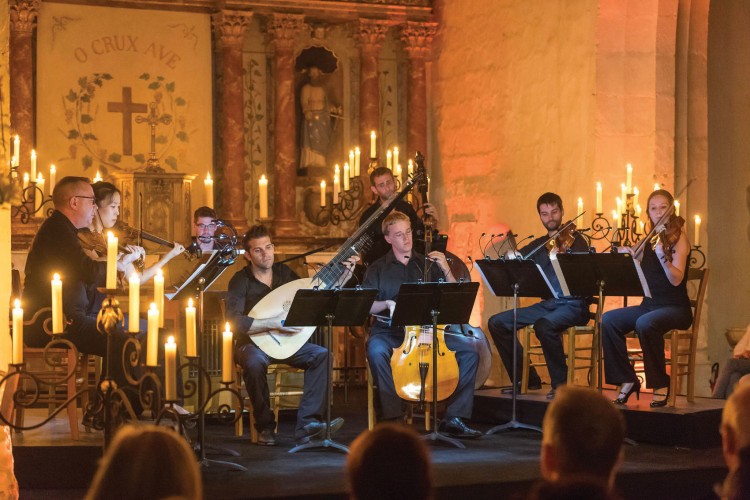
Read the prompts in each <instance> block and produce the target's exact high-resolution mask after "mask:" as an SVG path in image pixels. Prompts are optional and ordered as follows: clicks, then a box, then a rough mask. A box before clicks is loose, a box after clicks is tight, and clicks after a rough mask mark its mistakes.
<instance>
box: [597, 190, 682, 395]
mask: <svg viewBox="0 0 750 500" xmlns="http://www.w3.org/2000/svg"><path fill="white" fill-rule="evenodd" d="M648 217H649V220H648V223H649V225H650V226H651V228H653V230H654V233H655V234H657V235H658V237H656V238H655V239H651V238H647V239H646V240H645V245H642V246H641V248H643V253H642V257H641V268H642V269H643V274H644V276H645V278H646V282H647V283H648V287H649V289H650V290H651V297H650V298H649V297H644V298H643V301H642V302H641V304H640V305H637V306H630V307H623V308H621V309H615V310H613V311H608V312H606V313H604V315H603V316H602V333H603V335H602V342H603V347H604V374H605V378H606V382H607V383H608V384H615V385H619V386H620V391H619V394H618V397H617V399H615V401H614V402H615V403H616V404H621V405H624V404H625V403H627V401H628V398H630V395H631V394H632V393H634V392H635V393H636V397H639V396H640V390H641V385H640V382H639V381H638V378H637V377H636V374H635V370H634V369H633V366H632V365H631V364H630V362H629V361H628V352H627V346H626V343H625V335H626V334H628V333H629V332H632V331H635V333H636V334H637V335H638V339H639V340H640V342H641V348H642V349H643V366H644V370H645V374H646V384H647V385H648V387H650V388H652V389H653V390H654V397H653V399H652V401H651V406H652V407H660V406H665V405H666V404H667V398H668V397H669V375H667V370H666V363H665V359H664V334H665V333H666V332H668V331H669V330H672V329H675V328H677V329H686V328H689V327H690V324H691V323H692V321H693V314H692V310H691V308H690V298H689V297H688V294H687V286H686V285H687V267H688V263H687V262H688V255H689V254H690V242H689V241H688V238H687V234H685V230H684V223H685V221H684V219H682V218H681V217H678V216H675V215H674V198H673V197H672V195H671V194H670V193H669V192H668V191H665V190H663V189H660V190H658V191H654V192H653V193H651V195H650V196H649V197H648ZM659 222H662V223H661V224H658V223H659ZM647 227H648V226H647ZM619 251H621V252H629V253H634V251H633V249H631V248H628V247H623V248H621V249H619ZM635 257H636V258H638V257H640V255H639V252H637V251H636V253H635Z"/></svg>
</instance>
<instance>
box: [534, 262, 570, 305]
mask: <svg viewBox="0 0 750 500" xmlns="http://www.w3.org/2000/svg"><path fill="white" fill-rule="evenodd" d="M536 268H537V269H539V274H541V275H542V278H544V282H545V283H547V288H549V291H550V292H552V296H553V297H554V298H556V299H559V298H560V297H559V296H558V295H557V292H556V291H555V289H554V288H552V283H550V282H549V279H547V275H546V274H544V271H542V266H540V265H539V264H536ZM564 290H565V289H564V288H563V291H564Z"/></svg>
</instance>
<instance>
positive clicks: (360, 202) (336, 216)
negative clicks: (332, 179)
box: [315, 176, 365, 227]
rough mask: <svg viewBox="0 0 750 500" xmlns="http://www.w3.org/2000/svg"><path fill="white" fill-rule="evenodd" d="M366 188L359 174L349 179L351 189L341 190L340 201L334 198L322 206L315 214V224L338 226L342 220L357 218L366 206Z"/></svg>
mask: <svg viewBox="0 0 750 500" xmlns="http://www.w3.org/2000/svg"><path fill="white" fill-rule="evenodd" d="M364 198H365V188H364V185H363V183H362V180H361V178H360V177H359V176H355V177H351V178H350V179H349V189H346V190H341V191H340V192H339V199H338V202H336V200H332V202H331V203H328V201H327V200H326V204H325V206H321V207H320V210H319V211H318V213H317V215H316V216H315V224H316V225H318V226H322V227H325V226H327V225H329V224H332V225H334V226H338V225H339V224H341V223H342V222H346V221H351V220H355V219H356V218H357V217H358V216H359V214H360V212H361V211H362V208H363V207H364V205H365V204H364Z"/></svg>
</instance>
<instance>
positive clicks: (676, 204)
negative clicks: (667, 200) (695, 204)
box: [674, 200, 680, 215]
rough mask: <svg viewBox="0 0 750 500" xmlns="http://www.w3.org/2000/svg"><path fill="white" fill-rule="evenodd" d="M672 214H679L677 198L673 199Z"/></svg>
mask: <svg viewBox="0 0 750 500" xmlns="http://www.w3.org/2000/svg"><path fill="white" fill-rule="evenodd" d="M674 214H675V215H680V202H679V201H677V200H674Z"/></svg>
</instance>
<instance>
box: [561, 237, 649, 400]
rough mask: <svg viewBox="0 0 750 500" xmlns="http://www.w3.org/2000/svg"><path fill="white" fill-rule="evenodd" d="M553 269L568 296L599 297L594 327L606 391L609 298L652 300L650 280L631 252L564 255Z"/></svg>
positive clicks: (598, 365) (598, 381)
mask: <svg viewBox="0 0 750 500" xmlns="http://www.w3.org/2000/svg"><path fill="white" fill-rule="evenodd" d="M552 266H553V268H554V269H555V274H557V277H558V279H559V280H560V287H561V288H562V290H563V294H564V295H566V296H570V295H572V296H578V297H590V296H593V295H598V296H599V301H598V304H597V308H596V318H595V321H594V324H595V325H596V332H597V346H596V355H597V363H596V364H597V368H596V369H597V386H598V388H599V392H601V391H602V385H603V384H602V366H601V365H602V311H603V309H604V298H605V296H615V297H617V296H623V297H644V296H645V297H650V296H651V291H650V290H649V288H648V283H647V282H646V277H645V276H644V274H643V271H642V270H641V266H640V264H639V263H638V261H637V260H635V259H634V258H633V256H632V255H630V254H629V253H588V252H586V253H562V254H558V255H557V258H556V259H552Z"/></svg>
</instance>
